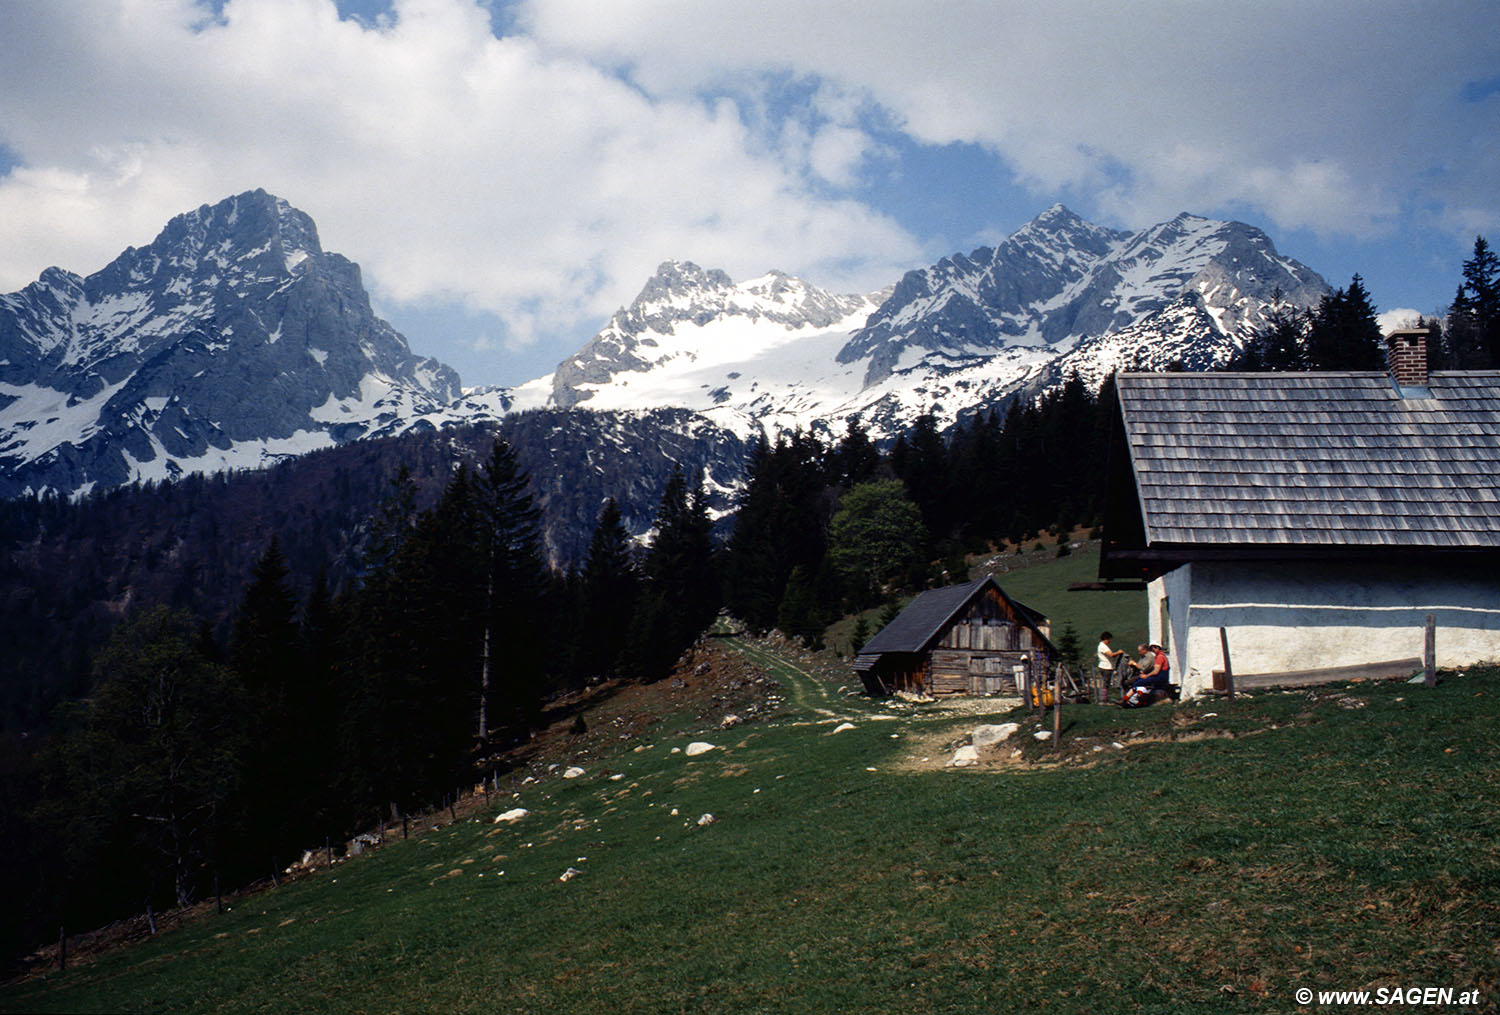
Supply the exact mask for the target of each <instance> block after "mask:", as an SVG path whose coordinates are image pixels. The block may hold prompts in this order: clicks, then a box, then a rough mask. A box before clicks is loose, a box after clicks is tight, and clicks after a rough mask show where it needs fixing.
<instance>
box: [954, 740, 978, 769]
mask: <svg viewBox="0 0 1500 1015" xmlns="http://www.w3.org/2000/svg"><path fill="white" fill-rule="evenodd" d="M978 763H979V748H977V747H975V746H974V745H973V744H968V745H966V746H964V747H960V748H959V749H958V750H956V751H954V752H953V760H952V761H950V762H948V764H949V765H950V766H952V767H953V768H968V767H969V766H970V765H977V764H978Z"/></svg>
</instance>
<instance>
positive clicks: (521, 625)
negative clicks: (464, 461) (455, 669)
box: [477, 439, 551, 725]
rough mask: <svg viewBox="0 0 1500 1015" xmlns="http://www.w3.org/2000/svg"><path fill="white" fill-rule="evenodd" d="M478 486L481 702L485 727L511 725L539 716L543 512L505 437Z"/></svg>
mask: <svg viewBox="0 0 1500 1015" xmlns="http://www.w3.org/2000/svg"><path fill="white" fill-rule="evenodd" d="M477 487H478V498H477V506H478V518H479V528H480V533H479V536H480V538H479V545H478V547H477V550H478V553H479V554H480V559H482V560H486V561H488V568H489V570H488V574H487V575H486V582H485V589H484V590H483V592H484V595H485V600H486V602H487V604H488V605H487V611H486V617H485V620H486V624H487V625H488V627H487V632H488V633H487V637H488V643H489V647H490V648H489V662H490V666H489V673H490V674H491V676H490V680H489V687H488V688H487V689H486V690H485V692H484V693H485V695H486V698H485V699H484V700H482V701H481V703H480V707H481V709H482V710H484V711H485V717H486V718H485V722H486V724H487V725H505V724H511V725H516V724H520V723H522V722H524V721H527V720H529V719H531V718H533V717H535V716H536V715H537V714H539V712H540V708H541V697H542V692H543V688H544V686H545V658H546V657H545V645H544V643H543V641H542V638H541V632H542V621H543V619H544V616H545V607H546V604H547V601H548V598H549V593H550V587H551V586H550V580H549V576H548V574H547V569H546V565H545V563H544V560H543V554H542V537H541V517H542V513H541V509H540V508H538V507H537V505H536V502H535V500H534V499H533V497H532V495H531V489H530V478H529V477H528V476H527V475H526V473H525V471H524V470H523V469H522V468H521V465H520V462H519V460H518V459H517V458H516V454H515V451H514V450H512V448H511V447H510V445H509V444H508V443H506V442H505V441H504V440H501V439H497V440H496V441H495V443H494V446H493V447H492V448H491V450H490V456H489V458H488V460H487V461H486V462H485V464H484V468H483V470H482V471H481V473H480V477H479V482H478V483H477ZM482 682H483V681H482V680H481V683H482ZM497 719H498V723H497V721H496V720H497Z"/></svg>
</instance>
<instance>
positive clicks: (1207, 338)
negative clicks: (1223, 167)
mask: <svg viewBox="0 0 1500 1015" xmlns="http://www.w3.org/2000/svg"><path fill="white" fill-rule="evenodd" d="M1328 291H1329V287H1328V285H1327V283H1326V282H1324V281H1323V279H1322V278H1321V277H1319V276H1318V275H1317V273H1316V272H1313V271H1312V270H1311V269H1309V268H1307V267H1305V266H1304V265H1302V264H1299V263H1298V262H1296V261H1294V260H1292V259H1290V258H1287V257H1283V256H1281V255H1279V254H1278V253H1277V252H1276V249H1275V246H1274V245H1273V244H1272V243H1271V240H1270V238H1269V237H1267V236H1266V235H1265V233H1263V232H1261V231H1260V230H1259V229H1256V228H1254V227H1252V226H1248V225H1245V224H1244V223H1240V222H1221V221H1215V220H1211V219H1205V218H1200V217H1198V216H1195V215H1187V214H1183V215H1179V216H1178V217H1177V218H1175V219H1173V220H1172V221H1170V222H1165V223H1162V224H1160V225H1156V226H1153V227H1151V228H1150V229H1145V230H1142V231H1141V232H1138V233H1127V232H1122V231H1119V230H1113V229H1107V228H1104V227H1102V226H1097V225H1094V224H1092V223H1089V222H1086V221H1084V220H1083V219H1081V218H1079V217H1078V216H1077V215H1075V214H1073V213H1072V212H1071V211H1069V210H1068V209H1066V208H1064V207H1063V206H1061V205H1056V206H1054V207H1052V208H1050V209H1048V210H1047V211H1046V212H1044V213H1043V214H1042V215H1040V216H1038V217H1037V218H1036V219H1034V220H1033V221H1031V222H1029V223H1027V224H1026V225H1025V226H1023V227H1022V228H1021V229H1019V230H1017V231H1016V232H1015V233H1014V234H1013V235H1012V236H1010V237H1009V238H1008V239H1006V240H1005V241H1004V242H1003V243H1001V244H999V245H998V246H996V247H994V248H989V247H981V248H980V249H978V250H975V251H974V252H973V253H971V254H968V255H964V254H955V255H953V256H952V257H947V258H944V259H943V260H942V261H939V262H938V263H937V264H935V265H933V266H932V267H930V268H925V269H922V270H919V271H911V272H908V273H907V274H906V276H905V277H903V278H902V279H901V280H900V282H898V283H897V284H896V285H895V286H894V288H892V289H890V290H887V291H885V292H883V293H877V294H873V295H869V296H848V295H846V296H839V295H834V294H831V293H827V292H824V291H822V290H819V289H816V288H815V287H813V286H811V285H809V284H808V283H806V282H803V281H801V280H799V279H794V278H791V277H789V276H786V275H783V274H781V273H779V272H773V273H772V274H770V275H767V276H765V277H763V278H758V279H754V280H752V281H749V282H745V283H740V284H738V285H736V284H735V283H734V282H733V281H732V280H731V279H730V278H729V277H728V276H727V275H725V274H724V273H723V272H722V271H714V270H705V269H703V268H700V267H698V266H697V265H694V264H691V263H678V262H668V263H666V264H664V265H662V266H661V268H660V269H658V272H657V274H656V275H655V276H654V277H653V278H652V279H651V280H650V281H649V282H648V283H647V284H646V286H645V288H644V289H642V291H641V294H640V295H639V296H638V297H637V298H636V300H635V301H634V302H633V303H632V304H631V305H630V306H628V307H626V308H623V309H622V310H620V311H619V312H618V313H616V314H615V316H614V318H613V319H612V320H611V321H610V323H609V325H608V326H606V327H605V328H604V329H603V330H602V331H601V332H600V333H599V334H598V335H597V336H596V337H595V338H594V339H593V341H591V342H590V343H589V344H588V345H587V346H585V347H584V348H583V349H582V350H581V351H580V352H579V353H578V354H576V355H575V356H573V357H570V358H569V359H567V360H565V361H564V362H563V363H562V364H561V365H560V366H559V367H558V369H557V371H556V372H555V373H554V374H552V375H550V376H548V377H543V378H539V379H538V380H536V381H532V382H529V383H528V384H525V385H522V386H520V387H519V388H517V389H516V390H515V391H514V392H513V393H512V394H513V396H514V398H515V400H516V404H517V405H518V406H537V405H544V404H546V405H555V406H572V405H580V404H582V405H587V406H590V407H594V406H597V407H601V408H603V407H608V408H627V407H628V408H644V407H648V406H649V407H665V406H672V407H681V408H690V409H693V410H695V411H698V412H703V413H706V414H709V415H711V416H713V417H714V418H715V419H716V420H717V421H718V422H720V423H721V425H724V426H727V427H729V428H731V429H735V430H737V431H738V432H741V433H749V432H754V431H756V430H775V429H788V428H790V427H793V426H801V427H804V428H811V429H814V430H823V431H825V432H826V431H830V430H831V431H835V432H836V431H838V430H839V429H841V426H840V423H841V421H842V420H844V419H846V418H848V417H850V416H857V417H859V418H860V419H861V421H862V422H863V424H864V425H865V426H866V427H868V428H869V429H870V431H871V432H872V433H874V434H876V435H877V436H882V437H890V436H893V435H895V434H896V433H898V432H900V431H901V430H902V429H904V428H905V427H906V426H908V425H910V423H911V422H912V420H913V419H915V417H916V416H917V415H918V414H920V413H922V412H932V413H934V414H935V415H936V416H937V417H938V419H939V421H940V422H941V423H942V424H944V425H946V424H949V423H952V422H953V421H954V420H955V419H957V418H958V417H959V416H960V415H962V414H964V413H965V412H966V411H969V410H972V409H973V408H975V407H978V406H984V405H992V404H996V403H998V402H1000V401H1003V400H1004V399H1006V398H1008V397H1010V396H1012V395H1014V394H1015V393H1017V392H1018V391H1021V390H1028V391H1031V390H1036V389H1037V388H1038V385H1043V386H1045V385H1047V384H1051V383H1061V381H1062V380H1064V379H1066V376H1067V373H1068V372H1070V371H1076V372H1078V373H1079V374H1080V375H1081V376H1082V377H1083V378H1084V379H1085V380H1086V381H1089V382H1090V383H1091V384H1092V383H1097V380H1100V379H1102V378H1103V377H1104V376H1105V375H1107V374H1108V373H1109V371H1110V370H1112V369H1115V368H1117V367H1120V366H1130V365H1140V366H1146V367H1149V366H1152V365H1162V366H1164V365H1167V364H1170V363H1174V362H1181V363H1184V364H1185V365H1193V364H1199V365H1202V366H1204V367H1206V366H1209V365H1212V364H1216V363H1222V362H1224V361H1225V360H1227V359H1228V358H1229V357H1230V356H1231V355H1232V354H1233V353H1234V352H1235V351H1236V350H1238V349H1239V348H1241V347H1242V346H1243V344H1244V342H1245V340H1246V339H1247V338H1249V337H1250V335H1251V334H1253V332H1254V331H1255V330H1256V329H1257V328H1259V327H1260V326H1261V325H1262V324H1264V322H1265V320H1266V314H1267V312H1268V310H1269V309H1270V307H1271V306H1272V304H1273V303H1274V302H1275V301H1276V300H1278V299H1279V300H1281V301H1283V302H1284V303H1285V304H1287V305H1290V306H1311V305H1313V304H1315V303H1316V302H1317V301H1318V300H1319V299H1320V298H1321V297H1322V296H1323V295H1324V294H1325V293H1327V292H1328Z"/></svg>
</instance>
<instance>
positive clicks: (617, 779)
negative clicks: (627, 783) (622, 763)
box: [609, 772, 625, 782]
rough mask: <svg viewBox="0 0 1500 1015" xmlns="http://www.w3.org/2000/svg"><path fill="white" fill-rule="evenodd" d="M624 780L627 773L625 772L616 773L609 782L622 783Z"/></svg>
mask: <svg viewBox="0 0 1500 1015" xmlns="http://www.w3.org/2000/svg"><path fill="white" fill-rule="evenodd" d="M624 778H625V773H624V772H616V773H615V774H614V775H612V776H610V777H609V781H610V782H621V781H623V780H624Z"/></svg>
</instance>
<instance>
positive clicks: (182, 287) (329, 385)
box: [0, 190, 460, 492]
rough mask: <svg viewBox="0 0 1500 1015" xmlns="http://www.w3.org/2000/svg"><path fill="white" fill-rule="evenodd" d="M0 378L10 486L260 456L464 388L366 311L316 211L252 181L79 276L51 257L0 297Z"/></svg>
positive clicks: (155, 474) (4, 485)
mask: <svg viewBox="0 0 1500 1015" xmlns="http://www.w3.org/2000/svg"><path fill="white" fill-rule="evenodd" d="M0 383H3V384H4V385H5V390H4V392H3V394H4V397H3V398H0V480H3V482H0V491H8V492H19V491H20V490H25V489H33V490H41V489H53V490H58V491H62V492H71V491H73V490H77V489H79V488H88V487H90V486H92V485H94V484H102V485H113V484H116V483H119V482H125V481H129V480H131V479H140V478H166V477H169V476H174V475H177V474H178V473H180V472H182V471H184V470H193V469H214V468H224V467H230V466H239V467H243V466H245V465H259V464H262V463H263V462H264V461H265V460H267V457H266V456H270V458H271V460H274V459H275V458H277V457H280V456H282V455H285V454H292V453H297V452H300V451H305V450H311V449H313V448H315V447H323V446H328V445H330V444H336V443H342V442H343V441H345V440H350V439H353V438H355V437H359V436H363V435H365V434H368V433H372V432H376V431H377V430H379V429H381V428H386V427H390V426H392V425H395V423H396V421H397V420H398V419H400V418H410V417H414V416H417V415H421V414H423V413H425V412H430V411H432V410H434V409H435V408H437V407H439V406H441V405H443V404H444V403H446V402H448V401H450V400H452V399H454V398H456V397H457V396H458V395H459V394H460V387H459V378H458V376H457V375H456V374H455V373H454V372H453V371H452V370H451V369H449V368H448V367H446V366H444V365H443V364H441V363H438V362H436V361H434V360H425V359H421V358H419V357H416V356H413V355H412V353H411V350H410V348H409V347H408V346H407V343H406V340H405V339H404V338H402V337H401V335H399V334H398V333H397V332H396V331H395V330H394V329H392V328H391V327H390V325H388V324H386V323H385V322H384V321H381V320H379V319H378V318H376V317H375V316H374V315H373V314H372V313H371V310H370V305H369V298H368V295H367V294H366V293H365V291H364V287H363V285H362V284H361V282H360V275H359V269H358V267H357V266H356V265H355V264H354V263H353V262H351V261H348V260H347V259H345V258H343V257H340V256H339V255H338V254H332V253H327V252H325V251H324V250H323V248H322V245H321V244H320V243H319V240H318V232H317V227H316V225H315V224H314V223H313V220H312V219H311V217H309V216H308V215H306V214H305V213H303V212H301V211H299V210H297V209H296V208H293V207H292V206H291V205H290V204H288V203H287V202H286V201H283V200H281V199H280V198H277V197H275V196H274V195H271V194H268V193H266V192H265V191H263V190H256V191H249V192H247V193H244V194H239V195H236V196H234V197H231V198H227V199H225V200H224V201H220V202H219V203H217V204H213V205H203V206H202V207H200V208H198V209H196V210H195V211H191V212H188V213H186V214H183V215H178V216H176V217H174V218H173V219H172V220H171V221H170V222H168V223H167V225H166V227H165V228H163V229H162V231H161V232H160V233H159V234H158V235H157V237H156V238H155V239H154V240H153V241H152V242H151V243H150V244H149V245H147V246H145V247H131V248H129V249H127V250H126V251H125V252H124V253H122V254H121V255H120V256H119V257H118V258H116V259H115V260H114V261H113V262H111V263H110V264H109V265H107V266H106V267H105V268H103V269H102V270H100V271H98V272H96V273H95V274H93V275H90V276H88V277H87V278H82V279H80V278H79V277H78V276H76V275H72V274H70V273H68V272H64V271H61V270H60V269H49V270H48V271H47V272H44V273H43V274H42V277H41V278H40V279H38V281H37V282H36V283H35V284H33V285H32V286H28V287H27V288H26V289H24V290H22V291H21V292H19V293H14V294H11V295H9V296H4V297H0ZM38 424H41V425H38Z"/></svg>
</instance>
